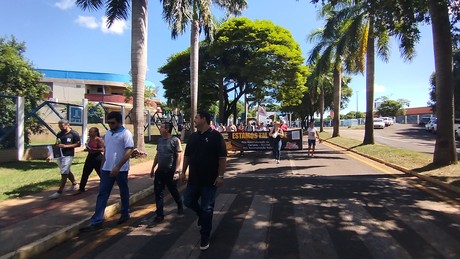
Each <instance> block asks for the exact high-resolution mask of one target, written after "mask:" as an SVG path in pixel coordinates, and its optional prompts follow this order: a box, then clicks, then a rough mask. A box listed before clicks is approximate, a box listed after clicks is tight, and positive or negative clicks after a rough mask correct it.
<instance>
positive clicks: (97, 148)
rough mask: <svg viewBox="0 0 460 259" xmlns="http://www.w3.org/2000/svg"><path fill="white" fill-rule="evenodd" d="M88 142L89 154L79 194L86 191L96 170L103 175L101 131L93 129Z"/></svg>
mask: <svg viewBox="0 0 460 259" xmlns="http://www.w3.org/2000/svg"><path fill="white" fill-rule="evenodd" d="M88 136H89V138H88V142H87V143H86V148H85V151H87V152H88V156H86V160H85V165H84V166H83V173H82V176H81V181H80V189H79V190H78V191H79V192H84V191H85V186H86V183H87V182H88V177H89V175H90V174H91V173H92V172H93V170H96V173H97V175H100V173H101V162H102V159H103V158H104V157H103V155H102V152H104V140H102V138H101V135H100V133H99V129H98V128H96V127H92V128H90V129H89V131H88Z"/></svg>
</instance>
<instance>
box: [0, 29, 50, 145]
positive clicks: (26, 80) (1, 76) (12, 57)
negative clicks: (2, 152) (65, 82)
mask: <svg viewBox="0 0 460 259" xmlns="http://www.w3.org/2000/svg"><path fill="white" fill-rule="evenodd" d="M25 51H26V45H25V43H24V42H18V41H17V40H16V38H15V37H13V36H11V37H9V38H7V37H0V92H1V93H2V94H3V95H9V96H22V97H24V99H25V100H24V101H25V107H24V109H25V113H26V114H27V113H28V112H30V111H31V110H32V109H33V108H35V107H36V106H37V105H38V104H39V103H40V102H42V101H43V100H44V98H45V95H46V94H48V93H49V91H50V89H49V87H48V86H46V85H44V84H41V83H40V80H41V78H42V75H41V74H40V73H39V72H37V71H36V70H35V69H34V68H33V66H32V64H31V63H30V62H29V61H28V60H27V59H26V58H25V57H24V52H25ZM0 107H1V114H2V116H0V130H5V129H7V128H10V127H13V125H14V124H15V123H16V108H15V104H14V102H13V100H12V99H9V98H0ZM24 130H25V134H24V135H25V143H26V144H28V143H30V135H31V134H33V133H40V132H41V131H42V127H41V126H40V124H39V123H38V122H37V121H36V120H34V119H33V118H31V119H29V120H27V121H26V122H25V127H24ZM14 138H15V136H14V134H12V135H11V136H9V137H8V138H7V140H6V141H5V142H4V143H0V147H1V148H6V147H11V146H13V145H14Z"/></svg>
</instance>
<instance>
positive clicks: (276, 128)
mask: <svg viewBox="0 0 460 259" xmlns="http://www.w3.org/2000/svg"><path fill="white" fill-rule="evenodd" d="M283 135H284V131H283V130H282V129H281V127H280V123H279V122H275V124H273V128H271V129H270V133H269V136H270V137H271V142H272V148H273V156H274V157H275V162H276V163H277V164H279V163H280V160H281V146H282V144H283V142H282V141H281V137H282V136H283Z"/></svg>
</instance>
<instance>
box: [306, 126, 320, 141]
mask: <svg viewBox="0 0 460 259" xmlns="http://www.w3.org/2000/svg"><path fill="white" fill-rule="evenodd" d="M307 132H308V139H311V140H315V139H316V132H318V129H316V128H315V127H313V128H310V127H308V129H307Z"/></svg>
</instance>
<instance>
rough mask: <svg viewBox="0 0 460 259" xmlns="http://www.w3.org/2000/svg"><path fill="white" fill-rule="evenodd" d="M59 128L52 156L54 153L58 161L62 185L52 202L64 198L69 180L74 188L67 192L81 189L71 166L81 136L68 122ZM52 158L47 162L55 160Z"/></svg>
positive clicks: (59, 123)
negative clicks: (64, 191)
mask: <svg viewBox="0 0 460 259" xmlns="http://www.w3.org/2000/svg"><path fill="white" fill-rule="evenodd" d="M58 126H59V129H60V130H61V131H60V132H59V133H58V134H57V135H56V149H55V150H54V151H53V152H50V154H51V153H53V155H52V156H54V158H56V159H57V160H56V162H57V164H58V166H59V170H60V171H61V184H60V186H59V190H58V191H57V192H55V193H53V194H51V195H50V196H49V197H48V198H49V199H51V200H54V199H57V198H59V197H61V196H62V192H63V190H64V187H65V184H66V182H67V179H69V181H70V182H71V183H72V186H69V187H68V188H67V189H66V190H69V191H71V190H73V191H77V190H78V187H79V186H78V183H77V182H76V181H75V176H74V175H73V173H72V172H71V171H70V166H72V161H73V157H74V156H75V148H76V147H79V146H80V135H79V134H78V133H77V132H76V131H75V130H73V129H71V128H70V125H69V121H68V120H64V119H62V120H60V121H59V122H58ZM52 156H49V157H48V159H47V161H50V160H51V159H53V157H52Z"/></svg>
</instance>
